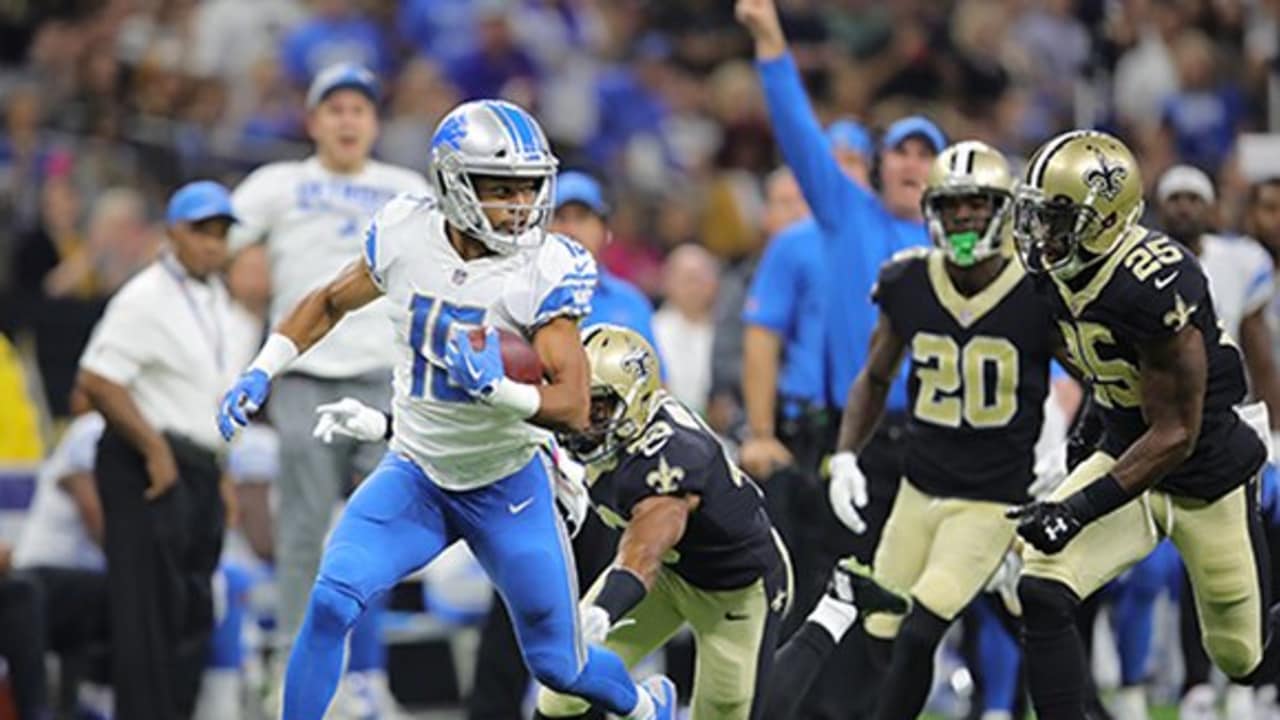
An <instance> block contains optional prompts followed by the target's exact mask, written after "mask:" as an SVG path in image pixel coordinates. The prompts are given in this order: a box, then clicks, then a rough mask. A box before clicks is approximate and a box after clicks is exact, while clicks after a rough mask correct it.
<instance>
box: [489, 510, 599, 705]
mask: <svg viewBox="0 0 1280 720" xmlns="http://www.w3.org/2000/svg"><path fill="white" fill-rule="evenodd" d="M617 547H618V533H617V531H615V530H612V529H610V528H608V527H606V526H605V525H604V523H602V522H600V518H599V517H597V516H596V514H595V513H594V512H589V513H587V519H586V521H585V522H584V523H583V525H582V530H581V531H580V532H579V533H578V536H577V537H576V538H574V539H573V560H574V563H575V564H576V566H577V568H578V596H579V597H581V596H582V595H583V594H584V593H586V591H587V588H589V587H590V586H591V583H592V582H594V581H595V579H596V576H598V575H599V574H600V573H601V572H602V571H603V570H604V569H605V568H606V567H608V566H609V563H611V562H612V561H613V556H614V552H615V551H616V550H617ZM528 687H529V670H528V668H526V667H525V664H524V658H523V657H522V656H521V655H520V645H519V644H518V643H517V642H516V634H515V630H513V629H512V627H511V616H510V615H508V614H507V606H506V605H504V604H503V603H502V600H501V599H500V598H499V597H498V595H497V593H494V596H493V604H492V605H491V606H490V608H489V616H488V617H487V618H485V622H484V627H483V628H481V630H480V649H479V651H478V652H477V657H476V675H475V683H474V684H473V685H472V687H471V697H470V698H468V700H467V718H468V720H511V718H518V717H520V707H521V704H522V703H523V701H524V694H525V691H526V690H527V689H528Z"/></svg>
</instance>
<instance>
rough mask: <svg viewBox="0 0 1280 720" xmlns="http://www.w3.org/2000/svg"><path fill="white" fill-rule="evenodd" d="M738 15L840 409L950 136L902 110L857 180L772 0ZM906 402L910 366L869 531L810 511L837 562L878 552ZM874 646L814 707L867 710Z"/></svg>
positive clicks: (883, 433) (893, 396)
mask: <svg viewBox="0 0 1280 720" xmlns="http://www.w3.org/2000/svg"><path fill="white" fill-rule="evenodd" d="M736 14H737V17H738V19H739V20H740V21H741V22H742V23H743V24H744V25H746V27H747V29H748V30H749V31H750V32H751V36H752V38H753V40H754V41H755V49H756V65H757V68H758V70H759V72H760V78H761V82H762V84H763V85H764V94H765V102H766V105H767V106H768V109H769V117H770V119H771V120H772V122H773V130H774V136H775V138H776V140H777V142H778V146H779V148H781V150H782V155H783V157H784V159H785V160H786V162H787V165H788V166H789V167H790V168H791V170H792V172H794V173H795V175H796V179H797V180H798V181H799V183H800V188H801V190H803V192H804V197H805V200H806V201H808V203H809V207H810V208H811V209H812V210H813V217H814V220H815V221H816V223H817V225H818V227H819V229H820V233H819V235H820V237H822V239H823V246H824V251H823V253H822V259H823V264H824V267H825V270H824V286H825V293H824V294H825V296H826V312H825V318H824V322H823V326H824V329H825V332H824V333H823V336H824V346H825V347H824V352H823V355H824V363H825V365H826V372H825V376H826V394H827V402H828V406H829V407H830V408H831V409H832V410H833V411H839V410H840V409H842V408H843V407H844V404H845V399H846V395H847V394H848V391H849V388H850V387H851V386H852V384H853V380H854V378H855V377H856V376H857V373H858V371H859V370H860V369H861V367H862V365H863V363H864V362H865V359H866V348H867V347H868V343H869V341H870V338H871V330H872V327H873V326H874V324H875V322H876V318H877V315H878V313H877V311H876V310H875V308H874V307H873V306H872V304H871V299H870V294H871V288H872V286H873V285H874V283H875V279H876V277H877V275H878V273H879V270H880V266H881V265H882V264H883V263H884V262H885V261H886V260H888V259H889V258H890V257H892V256H893V255H894V254H895V253H896V252H898V251H900V250H903V249H906V248H909V247H915V246H927V245H928V244H929V238H928V233H927V232H926V230H925V225H924V222H923V217H922V212H921V208H920V198H921V195H922V194H923V193H924V188H925V181H926V178H927V176H928V172H929V165H930V163H932V162H933V158H934V156H936V155H937V153H938V152H940V151H941V150H942V149H943V148H944V147H945V146H946V138H945V137H944V136H943V134H942V132H941V131H940V130H939V129H938V128H937V126H936V125H934V124H933V123H932V122H930V121H929V120H927V119H926V118H923V117H919V116H913V117H907V118H903V119H901V120H898V121H897V122H895V123H893V124H892V125H890V126H889V128H888V129H887V130H886V132H885V135H884V137H883V139H882V142H881V148H880V155H879V177H878V179H879V185H880V194H879V196H877V195H876V193H873V192H872V191H871V190H869V189H867V188H865V187H862V186H860V185H858V184H857V183H856V182H854V181H853V180H850V179H849V178H848V177H846V176H845V174H844V173H843V172H842V171H841V169H840V166H839V165H838V164H837V162H836V160H835V158H834V157H833V156H832V153H831V149H830V144H829V142H828V141H827V138H826V137H825V136H824V135H823V132H822V127H821V126H820V125H819V124H818V119H817V118H816V117H815V115H814V112H813V109H812V108H811V107H810V105H809V99H808V97H807V96H806V94H805V90H804V85H803V84H802V83H801V79H800V72H799V70H797V68H796V64H795V60H794V59H792V57H791V54H790V52H789V51H788V49H787V39H786V36H785V35H784V34H783V32H782V25H781V23H780V22H779V20H778V10H777V7H776V6H775V4H774V0H738V2H737V6H736ZM886 380H887V378H886ZM906 400H907V394H906V383H905V373H902V374H899V376H898V377H897V379H896V380H894V381H893V382H892V384H891V386H890V389H889V392H888V397H887V403H886V408H887V413H886V416H885V418H884V419H883V420H882V421H881V423H880V426H879V430H878V431H877V433H876V435H875V437H874V438H873V439H872V441H871V443H870V444H868V446H867V448H866V450H865V451H864V452H863V453H862V454H861V455H860V456H859V458H858V460H859V465H860V466H861V468H862V471H863V473H864V474H865V475H866V477H867V479H868V480H869V483H868V495H869V500H870V502H869V504H868V505H867V507H866V510H867V511H868V514H867V516H866V519H867V531H866V532H865V533H863V534H862V535H856V536H855V535H852V534H850V533H849V532H848V531H844V530H842V528H841V527H840V526H839V524H838V523H837V522H836V521H835V520H834V517H833V514H832V513H831V512H830V509H829V508H827V507H826V506H825V505H820V506H819V507H818V508H815V509H814V512H815V513H818V514H816V515H815V516H814V522H815V523H817V524H821V525H822V526H823V552H825V553H826V554H827V557H828V558H830V559H832V560H834V559H835V558H836V557H839V556H840V555H844V554H848V553H853V554H854V555H856V556H857V557H858V558H859V559H860V560H862V561H863V562H870V561H871V558H872V557H873V555H874V552H875V547H876V545H877V543H878V542H879V540H880V532H881V530H882V529H883V527H884V521H885V519H886V518H887V517H888V514H889V509H890V507H891V505H892V502H893V498H894V497H895V496H896V494H897V489H898V481H899V479H900V477H901V469H902V452H903V449H902V443H901V437H902V431H903V427H904V425H905V419H906V413H905V412H904V411H905V409H906ZM834 424H835V423H833V425H834ZM833 439H834V437H832V438H831V440H833ZM831 440H829V441H828V442H831ZM811 592H812V589H811V588H800V587H798V588H797V594H798V596H799V597H800V598H801V599H803V598H804V597H805V596H806V594H809V593H811ZM871 651H872V650H871V645H870V641H869V640H868V639H867V638H866V637H865V635H863V634H861V633H857V634H855V635H854V636H853V637H850V638H846V641H845V642H843V643H841V645H840V648H839V650H838V651H837V653H836V654H835V655H833V656H832V658H831V660H830V661H829V662H828V664H827V669H826V670H825V671H824V672H823V674H822V676H820V677H819V679H818V680H816V681H815V684H814V687H813V689H812V691H811V692H810V693H809V698H808V699H807V701H806V703H807V704H806V707H805V713H806V716H811V715H816V716H819V717H860V716H862V714H865V713H867V712H869V711H870V709H871V708H870V705H871V703H873V702H874V698H873V697H866V695H867V694H866V693H862V694H859V693H858V692H857V691H856V689H854V688H851V685H852V684H851V683H849V682H848V678H849V677H857V676H860V675H870V674H873V673H875V672H877V669H878V664H877V663H875V662H873V661H872V660H871V658H870V654H869V653H870V652H871ZM884 664H887V658H886V659H885V663H884ZM860 695H862V696H860Z"/></svg>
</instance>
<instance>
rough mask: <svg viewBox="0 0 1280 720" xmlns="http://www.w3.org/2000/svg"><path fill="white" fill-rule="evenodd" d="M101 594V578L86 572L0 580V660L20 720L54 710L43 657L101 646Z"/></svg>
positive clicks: (21, 574)
mask: <svg viewBox="0 0 1280 720" xmlns="http://www.w3.org/2000/svg"><path fill="white" fill-rule="evenodd" d="M106 594H107V580H106V575H104V574H102V573H98V572H90V571H87V570H67V569H62V568H45V567H39V568H28V569H24V570H19V571H15V572H14V573H13V574H11V575H9V576H7V577H4V578H0V657H3V658H4V659H5V662H7V663H8V665H9V676H10V680H11V682H12V684H13V692H14V696H15V699H16V700H17V703H18V717H19V718H20V720H26V719H27V718H41V717H45V715H46V714H48V713H50V712H51V711H52V709H53V706H54V703H53V702H52V700H51V699H50V698H49V691H48V680H47V678H46V676H45V654H46V653H47V652H56V653H59V654H61V655H64V656H66V655H70V654H82V653H83V652H84V651H86V650H87V649H89V648H90V647H92V646H99V647H105V644H106V639H107V633H106V625H107V601H106ZM50 717H51V715H50Z"/></svg>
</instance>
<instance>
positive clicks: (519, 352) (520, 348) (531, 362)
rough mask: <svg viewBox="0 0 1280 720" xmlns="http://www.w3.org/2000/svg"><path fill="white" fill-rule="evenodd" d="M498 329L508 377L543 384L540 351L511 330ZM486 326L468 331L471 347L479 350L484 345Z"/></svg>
mask: <svg viewBox="0 0 1280 720" xmlns="http://www.w3.org/2000/svg"><path fill="white" fill-rule="evenodd" d="M496 329H497V331H498V341H499V344H500V345H501V348H500V352H501V353H502V367H503V368H504V369H505V370H506V372H507V377H509V378H511V379H512V380H515V381H516V382H522V383H528V384H530V385H541V384H542V377H543V368H542V360H541V358H539V357H538V353H537V352H536V351H535V350H534V349H533V346H532V345H530V344H529V341H528V340H525V339H524V338H523V337H521V336H520V335H518V334H516V333H513V332H511V331H510V330H507V329H505V328H496ZM484 332H485V328H483V327H478V328H475V329H474V330H472V331H471V332H470V333H468V335H467V336H468V337H469V338H470V339H471V347H473V348H475V349H476V350H479V349H480V348H483V347H484Z"/></svg>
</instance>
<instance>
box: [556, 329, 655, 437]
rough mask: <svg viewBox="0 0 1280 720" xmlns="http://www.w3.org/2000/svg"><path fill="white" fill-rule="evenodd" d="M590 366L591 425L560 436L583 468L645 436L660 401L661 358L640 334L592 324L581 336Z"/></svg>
mask: <svg viewBox="0 0 1280 720" xmlns="http://www.w3.org/2000/svg"><path fill="white" fill-rule="evenodd" d="M582 344H583V346H584V348H585V349H586V351H587V361H588V362H589V363H590V365H591V426H590V427H589V428H588V429H587V430H586V431H585V432H581V433H576V434H573V435H567V436H562V437H561V444H562V445H564V447H565V448H566V449H567V450H568V451H569V453H570V454H572V455H573V456H574V459H576V460H578V461H579V462H583V463H590V462H596V461H599V460H602V459H605V458H607V457H609V456H611V455H613V454H614V453H615V452H617V450H618V448H620V447H622V446H623V445H625V444H626V443H628V442H630V441H632V440H635V439H636V438H638V437H639V436H640V434H641V433H642V432H644V428H645V426H646V425H647V424H648V422H649V417H650V415H651V414H652V413H653V411H654V410H655V409H656V408H657V406H658V402H659V401H660V400H661V394H662V379H661V371H660V370H659V369H658V353H656V352H655V351H654V349H653V347H652V346H650V345H649V342H648V341H647V340H645V339H644V337H643V336H641V335H640V334H639V333H637V332H635V331H634V330H630V329H627V328H624V327H621V326H618V325H608V324H605V325H593V326H591V327H590V328H587V329H586V330H584V331H583V333H582Z"/></svg>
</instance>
